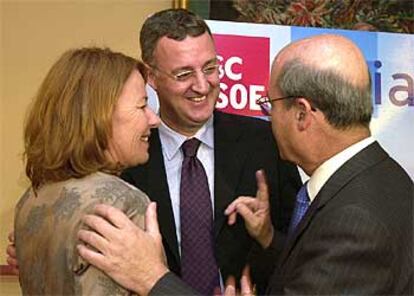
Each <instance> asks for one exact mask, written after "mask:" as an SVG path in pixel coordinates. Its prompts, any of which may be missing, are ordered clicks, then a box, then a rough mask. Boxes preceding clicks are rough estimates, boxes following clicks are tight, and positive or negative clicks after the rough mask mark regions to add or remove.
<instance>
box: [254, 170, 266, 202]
mask: <svg viewBox="0 0 414 296" xmlns="http://www.w3.org/2000/svg"><path fill="white" fill-rule="evenodd" d="M256 181H257V194H256V196H257V198H258V199H259V200H260V201H263V202H269V189H268V187H267V183H266V175H265V172H264V171H263V170H258V171H257V172H256Z"/></svg>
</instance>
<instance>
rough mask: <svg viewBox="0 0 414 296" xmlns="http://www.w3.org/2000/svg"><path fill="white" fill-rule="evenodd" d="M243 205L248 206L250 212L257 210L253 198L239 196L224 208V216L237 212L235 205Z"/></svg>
mask: <svg viewBox="0 0 414 296" xmlns="http://www.w3.org/2000/svg"><path fill="white" fill-rule="evenodd" d="M241 203H243V204H245V205H248V206H249V207H250V208H251V209H252V211H255V210H256V208H257V201H256V199H255V198H254V197H250V196H239V197H238V198H236V199H235V200H234V201H233V202H232V203H231V204H229V205H228V206H227V208H226V210H225V211H224V214H226V215H230V214H232V213H234V212H236V211H237V205H238V204H241Z"/></svg>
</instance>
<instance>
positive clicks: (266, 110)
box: [256, 95, 316, 116]
mask: <svg viewBox="0 0 414 296" xmlns="http://www.w3.org/2000/svg"><path fill="white" fill-rule="evenodd" d="M297 98H305V97H304V96H285V97H279V98H271V97H269V95H267V96H263V97H260V98H258V99H257V100H256V104H257V105H259V107H260V110H261V111H262V113H263V114H264V115H265V116H270V115H271V113H270V112H271V111H272V103H273V102H276V101H282V100H287V99H297ZM266 103H269V104H270V108H266V107H265V106H266V105H265V104H266ZM311 110H312V111H316V108H315V107H314V106H313V105H312V104H311Z"/></svg>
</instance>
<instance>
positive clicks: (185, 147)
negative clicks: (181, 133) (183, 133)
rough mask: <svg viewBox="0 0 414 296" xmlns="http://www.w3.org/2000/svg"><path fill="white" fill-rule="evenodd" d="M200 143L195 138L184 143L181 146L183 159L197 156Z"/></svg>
mask: <svg viewBox="0 0 414 296" xmlns="http://www.w3.org/2000/svg"><path fill="white" fill-rule="evenodd" d="M200 143H201V142H200V141H199V140H198V139H196V138H192V139H190V140H187V141H185V142H184V143H183V144H182V145H181V150H182V151H183V154H184V157H194V156H195V155H196V154H197V149H198V147H199V146H200Z"/></svg>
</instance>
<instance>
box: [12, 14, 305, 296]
mask: <svg viewBox="0 0 414 296" xmlns="http://www.w3.org/2000/svg"><path fill="white" fill-rule="evenodd" d="M140 45H141V50H142V59H143V61H144V62H145V63H146V65H147V66H148V83H149V84H150V85H151V86H152V88H153V89H154V90H155V91H156V92H157V95H158V98H159V107H160V108H159V115H160V118H161V120H162V123H161V126H160V128H159V129H154V130H153V131H152V133H151V136H150V139H149V141H150V159H149V161H148V163H147V164H146V165H143V166H138V167H134V168H130V169H127V170H125V171H124V172H123V174H122V178H123V179H124V180H126V181H127V182H129V183H131V184H132V185H134V186H136V187H138V188H140V189H141V190H143V191H144V192H146V193H147V194H148V195H149V197H150V198H151V199H152V200H153V201H156V202H157V203H158V217H159V224H160V229H161V233H162V237H163V243H164V249H165V253H166V257H167V261H168V266H169V268H170V270H171V271H173V272H174V273H176V274H177V275H181V271H182V270H181V256H182V253H181V231H180V173H181V172H180V170H181V163H182V158H183V157H182V152H181V151H180V146H181V144H182V143H183V142H184V141H185V140H187V139H190V138H197V139H198V140H200V142H201V144H200V148H199V150H198V153H197V157H198V158H199V159H200V161H201V163H202V164H203V166H204V169H205V171H206V173H207V177H208V182H209V184H208V185H209V189H210V193H211V203H212V207H213V209H214V213H213V214H212V215H214V222H213V224H214V225H212V229H213V235H214V250H213V251H214V255H215V258H216V260H217V265H218V268H219V272H220V274H221V276H222V279H223V280H225V279H226V278H227V277H228V276H229V275H236V277H239V275H240V274H241V271H242V268H243V266H244V265H245V264H246V263H247V262H248V261H250V260H253V261H254V255H253V254H255V253H257V252H256V251H257V250H256V251H255V249H257V246H256V248H254V246H255V244H254V243H253V242H254V241H253V240H252V239H251V238H250V236H249V235H248V233H247V231H246V228H245V226H244V222H243V221H242V220H240V221H238V223H236V225H233V226H229V225H227V223H226V217H225V215H224V210H225V208H226V207H227V206H228V204H229V203H231V202H232V201H233V200H234V199H235V198H237V197H238V196H240V195H254V194H255V193H256V190H257V186H256V182H255V178H254V176H255V172H256V171H257V170H259V169H264V170H265V172H266V174H267V176H268V179H269V184H270V188H271V198H270V200H271V203H272V212H271V215H272V219H273V222H274V225H275V227H276V228H277V229H278V230H280V231H281V232H286V231H287V228H288V225H289V220H290V216H291V213H292V210H293V206H294V196H295V194H296V192H297V190H298V189H299V187H300V185H301V181H300V177H299V174H298V171H297V169H296V167H295V166H293V165H291V164H289V163H287V162H284V161H282V160H281V159H280V158H279V155H278V149H277V145H276V143H275V141H274V140H273V138H272V137H271V128H270V124H269V123H268V122H266V121H263V120H259V119H253V118H248V117H243V116H237V115H231V114H224V113H222V112H219V111H214V107H215V103H216V100H217V98H218V95H219V92H220V87H219V83H220V81H219V73H218V61H217V57H216V51H215V47H214V43H213V39H212V36H211V32H210V30H209V28H208V26H207V24H206V23H205V21H204V20H203V19H202V18H200V17H199V16H197V15H195V14H193V13H191V12H189V11H187V10H183V9H169V10H164V11H161V12H158V13H155V14H154V15H152V16H150V17H149V18H148V19H146V21H145V23H144V25H143V27H142V29H141V33H140ZM194 248H196V246H194ZM9 249H11V250H12V249H13V248H12V247H11V248H9ZM259 249H260V248H259ZM9 254H10V255H13V252H9ZM12 257H13V256H12ZM11 259H12V258H11ZM10 262H12V261H10ZM12 263H13V262H12ZM253 264H254V262H253ZM256 271H257V269H256V268H253V277H254V278H255V280H256V282H257V283H258V288H259V290H260V288H264V287H265V285H266V283H265V280H264V279H263V278H261V277H260V272H256Z"/></svg>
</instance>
